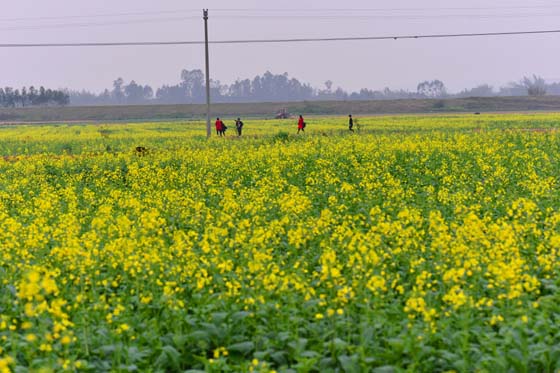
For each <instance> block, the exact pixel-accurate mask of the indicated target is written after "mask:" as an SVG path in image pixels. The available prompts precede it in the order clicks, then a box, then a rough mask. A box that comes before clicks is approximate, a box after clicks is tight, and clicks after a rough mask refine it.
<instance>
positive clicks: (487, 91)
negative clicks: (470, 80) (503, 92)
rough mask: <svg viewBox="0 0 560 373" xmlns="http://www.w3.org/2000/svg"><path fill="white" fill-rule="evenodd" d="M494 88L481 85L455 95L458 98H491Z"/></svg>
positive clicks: (494, 93)
mask: <svg viewBox="0 0 560 373" xmlns="http://www.w3.org/2000/svg"><path fill="white" fill-rule="evenodd" d="M495 95H496V92H494V88H493V87H492V86H490V85H488V84H481V85H479V86H476V87H474V88H471V89H464V90H462V91H461V92H459V93H458V94H457V96H458V97H491V96H495Z"/></svg>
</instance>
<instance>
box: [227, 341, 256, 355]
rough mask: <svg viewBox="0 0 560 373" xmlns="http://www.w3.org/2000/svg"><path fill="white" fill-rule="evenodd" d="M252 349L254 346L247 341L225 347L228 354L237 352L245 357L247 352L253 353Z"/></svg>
mask: <svg viewBox="0 0 560 373" xmlns="http://www.w3.org/2000/svg"><path fill="white" fill-rule="evenodd" d="M254 348H255V344H254V343H253V342H251V341H247V342H240V343H234V344H232V345H229V346H228V347H227V350H228V351H229V352H237V353H240V354H243V355H247V354H248V353H249V352H251V351H253V349H254Z"/></svg>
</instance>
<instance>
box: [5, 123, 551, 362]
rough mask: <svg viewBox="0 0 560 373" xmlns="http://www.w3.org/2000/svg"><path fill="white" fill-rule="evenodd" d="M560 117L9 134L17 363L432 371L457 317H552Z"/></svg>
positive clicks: (8, 283)
mask: <svg viewBox="0 0 560 373" xmlns="http://www.w3.org/2000/svg"><path fill="white" fill-rule="evenodd" d="M559 119H560V116H558V115H556V114H546V115H540V116H522V115H514V116H509V117H507V120H506V119H503V118H502V117H499V116H488V117H485V118H481V119H480V120H478V119H477V121H474V120H473V119H471V118H468V117H466V116H449V117H435V118H434V117H386V118H367V119H364V121H362V126H363V127H362V129H361V130H360V131H362V132H361V133H358V132H356V133H354V134H348V133H343V132H342V131H341V130H340V129H339V128H338V127H337V126H338V125H337V124H336V123H335V122H336V121H335V120H334V119H332V118H330V119H318V120H317V121H316V122H317V123H316V126H315V127H313V123H312V122H310V125H309V130H308V131H307V132H308V133H306V134H305V135H304V136H300V137H296V136H295V135H294V136H287V140H285V139H283V138H282V137H280V136H275V135H274V134H275V133H278V132H280V131H284V130H285V131H288V130H289V127H288V128H285V127H282V126H283V125H282V124H281V123H280V122H271V123H267V124H264V125H262V126H261V127H257V126H258V124H257V123H256V122H252V121H247V125H248V131H249V129H250V128H251V126H255V134H256V135H259V136H255V138H251V139H241V140H239V141H237V140H235V141H233V140H230V139H228V138H227V137H226V139H211V140H210V141H206V140H203V139H200V138H199V137H198V135H197V132H196V131H200V130H201V128H202V127H201V125H200V124H196V123H195V124H192V125H185V124H178V123H142V124H128V125H119V126H116V125H115V126H102V125H84V126H46V127H39V126H37V127H35V126H30V127H29V128H27V127H26V128H25V129H21V130H17V131H16V130H14V129H12V128H9V129H5V131H4V129H2V131H4V132H1V131H0V140H10V141H11V142H10V141H0V150H1V151H3V152H4V154H5V155H6V157H4V158H3V159H2V158H0V248H1V249H0V250H1V251H2V255H1V256H0V281H1V282H0V285H1V286H2V290H6V291H2V294H0V356H3V357H1V358H0V372H7V371H10V370H12V369H15V367H16V366H17V365H24V366H27V367H30V366H32V367H37V366H38V364H44V365H45V366H47V367H50V368H52V369H53V370H64V369H67V370H72V369H77V370H79V369H82V368H83V369H89V370H126V369H128V368H130V369H135V368H134V367H136V368H138V369H140V370H142V369H144V370H146V369H147V370H149V369H153V368H154V366H155V365H157V368H156V369H161V370H162V371H165V370H167V371H178V370H187V369H188V368H192V367H195V368H197V369H202V368H204V367H206V368H208V367H213V368H212V369H215V370H216V371H218V370H220V369H224V370H230V371H272V370H273V368H282V367H286V366H296V368H294V369H300V368H301V370H313V369H311V368H310V366H312V365H315V366H318V364H324V366H322V368H324V369H325V370H337V369H338V370H340V369H339V368H340V367H338V365H337V364H339V365H344V366H345V367H346V368H344V369H348V370H349V371H359V368H360V367H361V368H363V369H366V368H365V367H370V366H368V365H367V364H374V363H377V362H379V361H380V360H379V358H378V357H376V356H374V355H375V354H376V353H381V352H380V351H384V352H383V353H382V355H381V356H383V358H384V359H388V360H389V361H391V362H392V364H394V365H395V366H397V365H399V364H401V363H402V362H403V361H410V360H411V359H413V358H418V359H419V361H420V360H421V358H420V357H417V356H415V357H411V356H412V355H407V354H408V353H410V354H412V352H410V351H420V350H421V348H420V347H418V346H426V345H427V344H430V343H433V345H432V346H431V347H430V348H432V349H434V348H440V347H441V346H442V345H444V344H445V343H448V342H447V341H448V340H449V339H446V338H447V336H448V335H452V334H453V332H454V331H456V330H457V328H459V326H458V325H461V326H460V328H463V329H462V330H463V331H464V332H465V333H471V332H470V331H469V330H470V329H469V328H470V327H471V326H473V328H472V330H478V332H474V331H473V332H472V333H482V334H483V333H486V332H487V333H494V332H495V331H496V330H497V329H498V328H499V327H501V325H504V324H507V325H511V326H512V327H514V326H515V327H520V328H521V327H524V325H527V327H530V326H531V325H532V323H534V322H535V320H540V321H539V322H541V323H543V324H542V325H545V326H546V325H548V324H547V323H548V322H549V321H550V320H549V319H547V316H546V315H547V313H546V312H550V314H552V313H553V307H554V306H551V305H550V304H551V303H554V302H553V301H552V300H551V299H552V298H551V297H554V296H557V294H556V290H555V285H554V281H555V280H557V275H558V273H559V271H560V264H559V263H560V260H559V259H560V258H559V257H560V233H559V232H560V212H559V211H558V206H559V204H558V203H559V202H560V200H559V199H558V195H557V193H556V190H557V188H558V180H560V177H559V175H558V170H557V164H558V162H560V148H559V147H558V145H557V144H558V142H559V141H560V135H559V134H558V133H556V132H555V131H544V132H543V131H539V132H531V131H525V129H526V128H527V127H530V126H535V125H538V126H541V127H543V128H549V127H551V126H553V123H556V122H557V121H558V120H559ZM500 120H503V123H505V124H504V125H499V124H496V123H498V122H499V121H500ZM506 124H507V128H506ZM500 126H502V127H500ZM313 130H315V131H316V132H315V133H316V134H318V135H312V133H313ZM260 135H262V136H260ZM39 136H40V137H39ZM30 138H32V139H34V140H32V141H30V140H29V139H30ZM138 144H142V145H144V146H146V147H148V148H149V149H151V150H152V151H151V152H149V153H148V154H146V155H144V156H139V155H137V154H135V153H134V152H133V151H132V150H131V149H134V148H133V146H132V145H138ZM541 304H542V305H543V306H541ZM547 307H548V308H547ZM551 307H552V308H551ZM543 308H545V309H546V311H545V310H543ZM465 325H469V327H467V326H465ZM542 328H543V330H544V329H546V328H545V327H542ZM465 330H466V331H465ZM427 332H429V334H428V336H426V334H425V333H427ZM439 333H441V334H439ZM489 335H490V334H489ZM492 335H494V334H492ZM438 338H439V339H438ZM488 338H490V337H488ZM496 338H497V337H496ZM475 339H476V338H475V337H474V336H473V337H472V339H471V340H469V343H470V342H471V341H473V340H475ZM443 340H445V341H446V342H445V343H443V342H442V341H443ZM405 342H406V343H407V344H406V346H407V347H406V348H407V351H409V352H403V351H405V349H404V347H403V348H400V347H399V346H401V343H402V344H403V346H404V344H405ZM555 342H560V341H555V340H554V339H553V338H552V337H548V339H544V337H543V343H549V344H554V343H555ZM449 343H451V342H449ZM453 343H455V342H453ZM473 343H474V342H473ZM476 343H480V344H482V343H485V341H482V340H478V339H476ZM488 343H489V345H486V346H484V348H482V347H481V348H479V350H480V351H491V350H492V348H494V350H492V351H495V348H496V347H495V346H497V345H500V343H502V341H501V340H494V342H492V343H494V344H492V343H491V342H488ZM504 343H505V342H504ZM387 346H389V347H391V346H392V347H391V348H389V347H387ZM414 346H416V347H414ZM457 346H458V345H454V346H450V348H451V349H453V348H455V347H457ZM489 346H492V347H489ZM424 350H425V351H428V350H429V349H428V348H426V349H424ZM424 350H423V351H424ZM473 350H474V349H473ZM469 351H470V350H469ZM469 351H468V352H465V353H466V354H469V353H472V351H470V352H469ZM322 354H327V355H325V356H323V355H322ZM438 356H439V355H438ZM365 357H368V359H366V358H365ZM369 358H371V359H369ZM360 359H362V360H360ZM462 359H463V360H464V361H467V360H468V361H471V362H472V361H485V359H483V358H481V357H480V356H479V357H478V358H477V359H474V358H472V359H470V360H469V359H467V358H466V357H464V356H463V357H462ZM35 360H36V361H37V363H36V364H35V363H33V361H35ZM434 360H437V359H434ZM456 360H460V359H458V358H457V359H456ZM487 360H488V359H487ZM185 362H188V363H185ZM182 364H183V365H182ZM220 364H225V365H220ZM227 364H232V365H231V366H230V367H229V368H228V369H226V365H227ZM298 364H299V365H298ZM306 364H309V365H306ZM353 364H356V365H353ZM360 364H362V365H360ZM450 364H451V363H450ZM356 366H357V367H358V368H355V367H356ZM535 366H537V365H535ZM232 367H233V368H232ZM352 367H354V368H355V369H354V368H352ZM415 367H416V368H418V366H412V365H411V366H407V367H404V368H409V369H410V370H415ZM331 368H332V369H331ZM432 368H433V369H432V370H434V371H443V370H446V369H456V367H453V366H452V364H451V365H449V366H447V365H445V366H432ZM444 368H445V369H444ZM486 368H487V367H482V368H481V370H484V369H486ZM208 369H210V368H208ZM352 369H354V370H352ZM457 369H458V370H461V369H462V368H457ZM419 370H422V369H421V368H419ZM465 370H470V369H465Z"/></svg>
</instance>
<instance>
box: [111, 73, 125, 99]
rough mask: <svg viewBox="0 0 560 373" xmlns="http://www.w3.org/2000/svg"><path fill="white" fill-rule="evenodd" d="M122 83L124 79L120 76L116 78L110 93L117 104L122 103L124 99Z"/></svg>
mask: <svg viewBox="0 0 560 373" xmlns="http://www.w3.org/2000/svg"><path fill="white" fill-rule="evenodd" d="M123 84H124V80H123V79H122V78H118V79H117V80H115V81H114V82H113V91H112V95H113V98H114V99H115V101H116V103H117V104H122V103H123V101H124V92H123Z"/></svg>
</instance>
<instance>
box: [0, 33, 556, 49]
mask: <svg viewBox="0 0 560 373" xmlns="http://www.w3.org/2000/svg"><path fill="white" fill-rule="evenodd" d="M558 33H560V30H537V31H511V32H481V33H460V34H427V35H395V36H361V37H360V36H351V37H330V38H295V39H247V40H215V41H209V44H271V43H312V42H335V41H366V40H399V39H443V38H459V37H488V36H513V35H539V34H558ZM202 44H204V42H203V41H140V42H95V43H7V44H0V48H44V47H53V48H58V47H60V48H63V47H124V46H172V45H202Z"/></svg>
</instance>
